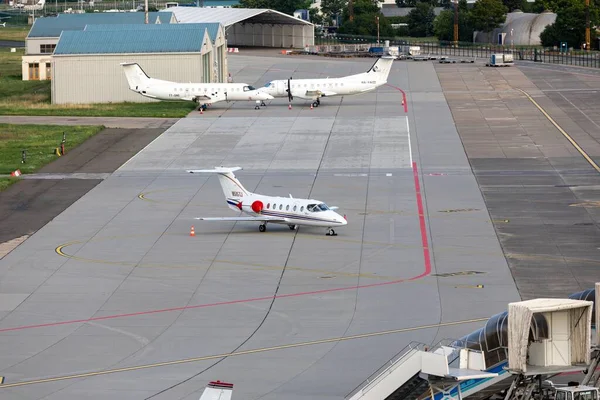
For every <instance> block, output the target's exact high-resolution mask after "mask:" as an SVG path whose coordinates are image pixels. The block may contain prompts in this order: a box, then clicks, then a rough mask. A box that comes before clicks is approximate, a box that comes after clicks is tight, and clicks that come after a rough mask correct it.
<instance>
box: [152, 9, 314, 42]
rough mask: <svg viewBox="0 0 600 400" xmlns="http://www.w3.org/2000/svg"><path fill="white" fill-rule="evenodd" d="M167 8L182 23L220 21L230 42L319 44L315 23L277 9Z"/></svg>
mask: <svg viewBox="0 0 600 400" xmlns="http://www.w3.org/2000/svg"><path fill="white" fill-rule="evenodd" d="M167 11H168V12H172V13H173V14H174V16H175V19H176V21H177V22H178V23H180V24H183V23H202V22H220V23H221V24H222V25H223V26H224V27H225V35H226V38H227V44H228V45H229V46H259V47H278V48H304V47H305V46H313V45H314V44H315V29H314V25H313V24H311V23H310V22H308V21H304V20H302V19H299V18H295V17H292V16H291V15H287V14H284V13H281V12H279V11H275V10H268V9H258V8H257V9H254V8H201V7H170V8H168V9H167ZM161 12H165V11H161Z"/></svg>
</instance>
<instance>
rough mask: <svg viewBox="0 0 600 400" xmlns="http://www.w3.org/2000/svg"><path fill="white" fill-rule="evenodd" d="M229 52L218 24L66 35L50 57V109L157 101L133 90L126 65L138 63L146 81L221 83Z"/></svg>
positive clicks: (95, 28) (94, 29)
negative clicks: (51, 64) (124, 64)
mask: <svg viewBox="0 0 600 400" xmlns="http://www.w3.org/2000/svg"><path fill="white" fill-rule="evenodd" d="M225 49H226V43H225V34H224V30H223V26H222V25H221V24H218V23H212V24H170V25H157V24H148V25H144V24H142V25H138V24H134V25H90V26H88V27H86V29H85V30H83V31H64V32H63V33H62V34H61V36H60V39H59V41H58V44H57V46H56V49H55V50H54V55H53V57H52V60H53V68H52V103H53V104H67V103H71V104H86V103H110V102H125V101H129V102H149V101H155V100H152V99H149V98H146V97H143V96H141V95H139V94H137V93H135V92H133V91H131V90H129V85H128V83H127V79H126V77H125V74H124V72H123V68H122V67H121V66H120V65H119V64H120V63H122V62H137V63H138V64H139V65H140V66H141V68H142V69H143V70H144V72H145V73H146V74H147V75H148V76H150V77H153V78H158V79H163V80H169V81H176V82H223V81H225V80H226V77H227V63H226V61H225V60H226V50H225Z"/></svg>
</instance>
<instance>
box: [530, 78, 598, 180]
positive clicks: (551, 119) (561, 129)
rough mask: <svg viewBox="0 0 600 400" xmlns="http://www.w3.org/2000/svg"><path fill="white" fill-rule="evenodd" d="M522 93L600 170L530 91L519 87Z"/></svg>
mask: <svg viewBox="0 0 600 400" xmlns="http://www.w3.org/2000/svg"><path fill="white" fill-rule="evenodd" d="M518 90H519V91H520V92H521V93H523V94H524V95H525V97H527V98H528V99H529V101H531V102H532V103H533V104H534V105H535V106H536V107H537V108H538V110H540V111H541V112H542V114H544V116H545V117H546V118H547V119H548V121H550V122H551V123H552V125H554V127H556V129H558V131H559V132H560V133H562V135H563V136H564V137H565V138H566V139H567V140H568V141H569V142H570V143H571V144H572V145H573V147H575V149H577V151H578V152H579V153H580V154H581V155H582V156H583V158H585V159H586V161H587V162H588V163H589V164H590V165H591V166H592V167H593V168H594V169H595V170H596V171H597V172H600V167H599V166H598V164H596V163H595V162H594V160H592V158H591V157H590V156H589V155H588V154H587V153H586V152H585V150H583V149H582V148H581V146H579V144H578V143H577V142H576V141H575V139H573V138H572V137H571V136H570V135H569V134H568V133H567V132H565V130H564V129H563V128H562V127H561V126H560V125H558V124H557V123H556V121H554V119H553V118H552V117H551V116H550V115H549V114H548V113H547V112H546V110H544V109H543V108H542V106H540V105H539V104H538V103H537V101H535V100H534V99H533V97H531V95H530V94H529V93H527V92H526V91H524V90H522V89H518Z"/></svg>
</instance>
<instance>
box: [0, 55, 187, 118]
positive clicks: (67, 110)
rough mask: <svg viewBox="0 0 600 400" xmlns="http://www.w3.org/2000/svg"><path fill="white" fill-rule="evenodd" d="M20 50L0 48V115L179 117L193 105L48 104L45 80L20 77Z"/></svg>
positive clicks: (48, 94) (162, 102)
mask: <svg viewBox="0 0 600 400" xmlns="http://www.w3.org/2000/svg"><path fill="white" fill-rule="evenodd" d="M23 52H24V50H23V49H17V51H16V52H15V53H11V52H10V49H8V48H3V49H0V87H1V88H2V90H0V115H27V116H33V115H40V116H69V117H157V118H183V117H185V116H186V115H188V114H189V113H190V112H191V111H193V110H194V109H195V108H196V106H197V104H196V103H194V102H191V101H173V102H167V101H161V102H152V103H107V104H105V103H102V104H51V94H50V83H51V82H50V81H49V80H48V81H24V80H22V79H21V75H22V72H21V65H22V63H21V57H22V56H23ZM40 68H41V66H40Z"/></svg>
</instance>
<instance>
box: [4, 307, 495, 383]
mask: <svg viewBox="0 0 600 400" xmlns="http://www.w3.org/2000/svg"><path fill="white" fill-rule="evenodd" d="M487 320H488V318H474V319H468V320H463V321H453V322H443V323H440V324H431V325H421V326H415V327H412V328H401V329H392V330H387V331H380V332H371V333H363V334H360V335H352V336H345V337H336V338H330V339H321V340H312V341H307V342H300V343H293V344H284V345H279V346H272V347H263V348H259V349H253V350H244V351H238V352H233V353H223V354H216V355H212V356H202V357H194V358H185V359H180V360H173V361H164V362H158V363H153V364H144V365H135V366H132V367H124V368H115V369H106V370H100V371H93V372H86V373H81V374H71V375H62V376H56V377H52V378H43V379H34V380H29V381H22V382H15V383H8V384H2V385H0V389H7V388H12V387H19V386H29V385H37V384H40V383H49V382H58V381H64V380H68V379H78V378H91V377H95V376H102V375H109V374H117V373H123V372H131V371H139V370H143V369H150V368H158V367H168V366H171V365H180V364H187V363H194V362H199V361H207V360H214V359H219V358H225V357H234V356H243V355H249V354H256V353H265V352H268V351H274V350H285V349H292V348H296V347H306V346H315V345H318V344H327V343H336V342H343V341H348V340H355V339H365V338H369V337H375V336H383V335H391V334H395V333H405V332H412V331H418V330H424V329H431V328H441V327H445V326H453V325H463V324H469V323H474V322H483V321H487Z"/></svg>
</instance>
